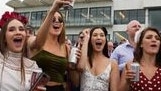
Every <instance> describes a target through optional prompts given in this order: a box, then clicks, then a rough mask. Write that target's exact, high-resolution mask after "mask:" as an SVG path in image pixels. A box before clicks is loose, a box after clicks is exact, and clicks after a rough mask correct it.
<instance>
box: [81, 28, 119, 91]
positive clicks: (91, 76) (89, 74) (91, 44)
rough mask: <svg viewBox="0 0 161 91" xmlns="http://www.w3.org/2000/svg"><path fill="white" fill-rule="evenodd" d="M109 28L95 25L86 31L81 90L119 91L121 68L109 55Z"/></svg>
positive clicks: (82, 56) (82, 57)
mask: <svg viewBox="0 0 161 91" xmlns="http://www.w3.org/2000/svg"><path fill="white" fill-rule="evenodd" d="M106 37H107V30H106V28H104V27H94V28H92V29H91V30H90V32H89V30H88V31H86V32H85V33H84V41H83V45H82V48H81V52H82V54H81V57H80V60H79V62H78V68H79V69H80V70H82V74H81V84H80V86H81V91H109V89H110V91H118V89H117V86H118V83H119V69H118V65H117V63H116V61H111V60H112V59H109V56H108V48H107V39H106Z"/></svg>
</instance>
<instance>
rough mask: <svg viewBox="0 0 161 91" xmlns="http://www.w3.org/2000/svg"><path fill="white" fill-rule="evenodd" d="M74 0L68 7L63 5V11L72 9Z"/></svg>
mask: <svg viewBox="0 0 161 91" xmlns="http://www.w3.org/2000/svg"><path fill="white" fill-rule="evenodd" d="M74 3H75V0H72V2H71V3H70V4H69V5H64V9H65V10H68V9H72V8H73V6H74Z"/></svg>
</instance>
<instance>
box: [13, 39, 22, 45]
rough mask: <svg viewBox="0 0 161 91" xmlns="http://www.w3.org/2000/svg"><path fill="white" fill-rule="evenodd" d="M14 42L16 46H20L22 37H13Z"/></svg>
mask: <svg viewBox="0 0 161 91" xmlns="http://www.w3.org/2000/svg"><path fill="white" fill-rule="evenodd" d="M13 42H14V44H15V46H16V47H20V46H21V44H22V38H19V37H17V38H14V39H13Z"/></svg>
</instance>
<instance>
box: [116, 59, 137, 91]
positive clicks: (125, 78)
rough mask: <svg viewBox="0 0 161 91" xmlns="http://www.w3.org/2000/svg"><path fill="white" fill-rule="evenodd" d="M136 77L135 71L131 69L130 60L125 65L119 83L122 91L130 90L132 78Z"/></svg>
mask: <svg viewBox="0 0 161 91" xmlns="http://www.w3.org/2000/svg"><path fill="white" fill-rule="evenodd" d="M134 77H135V73H134V72H133V71H132V70H130V62H128V63H127V64H126V65H125V68H124V70H123V72H122V75H121V81H120V85H119V90H120V91H129V89H130V79H133V78H134Z"/></svg>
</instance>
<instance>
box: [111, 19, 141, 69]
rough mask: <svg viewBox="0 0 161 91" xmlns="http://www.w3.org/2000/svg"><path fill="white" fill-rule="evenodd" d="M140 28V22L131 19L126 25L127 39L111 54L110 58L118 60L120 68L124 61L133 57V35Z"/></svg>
mask: <svg viewBox="0 0 161 91" xmlns="http://www.w3.org/2000/svg"><path fill="white" fill-rule="evenodd" d="M140 28H141V24H140V23H139V21H137V20H132V21H130V22H129V24H128V25H127V30H126V33H127V34H128V41H127V42H126V43H124V44H121V45H119V46H118V47H117V48H116V49H115V50H114V51H113V53H112V54H111V57H110V58H112V59H115V60H116V61H117V62H118V65H119V69H120V71H122V69H123V68H124V66H125V63H126V62H127V61H128V60H131V59H133V52H134V47H135V42H134V37H135V33H136V32H137V31H138V30H139V29H140Z"/></svg>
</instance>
